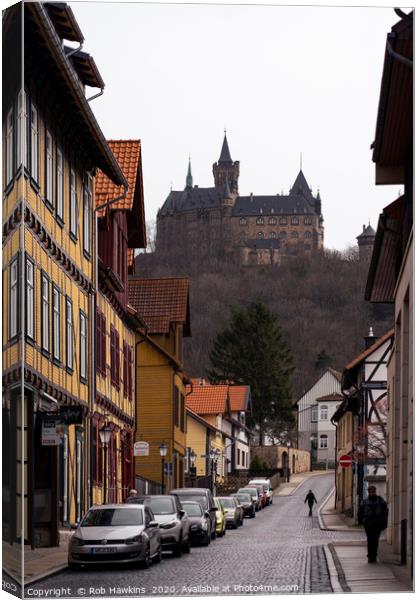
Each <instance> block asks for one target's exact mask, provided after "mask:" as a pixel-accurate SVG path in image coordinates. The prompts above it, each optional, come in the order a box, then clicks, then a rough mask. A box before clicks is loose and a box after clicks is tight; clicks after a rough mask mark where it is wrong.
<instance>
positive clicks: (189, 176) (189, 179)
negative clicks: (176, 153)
mask: <svg viewBox="0 0 420 600" xmlns="http://www.w3.org/2000/svg"><path fill="white" fill-rule="evenodd" d="M185 182H186V185H185V187H187V188H192V186H193V177H192V174H191V156H189V157H188V173H187V177H186V180H185Z"/></svg>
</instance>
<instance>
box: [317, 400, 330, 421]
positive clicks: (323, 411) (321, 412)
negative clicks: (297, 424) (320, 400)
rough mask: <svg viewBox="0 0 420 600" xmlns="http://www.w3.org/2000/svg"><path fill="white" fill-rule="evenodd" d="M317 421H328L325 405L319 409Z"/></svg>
mask: <svg viewBox="0 0 420 600" xmlns="http://www.w3.org/2000/svg"><path fill="white" fill-rule="evenodd" d="M319 420H320V421H328V406H327V405H326V404H323V405H322V406H320V407H319Z"/></svg>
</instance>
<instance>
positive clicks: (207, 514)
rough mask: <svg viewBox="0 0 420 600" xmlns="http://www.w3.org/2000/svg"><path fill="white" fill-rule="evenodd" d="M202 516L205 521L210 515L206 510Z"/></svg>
mask: <svg viewBox="0 0 420 600" xmlns="http://www.w3.org/2000/svg"><path fill="white" fill-rule="evenodd" d="M204 516H205V517H206V518H207V519H210V513H209V511H208V510H206V511H205V513H204Z"/></svg>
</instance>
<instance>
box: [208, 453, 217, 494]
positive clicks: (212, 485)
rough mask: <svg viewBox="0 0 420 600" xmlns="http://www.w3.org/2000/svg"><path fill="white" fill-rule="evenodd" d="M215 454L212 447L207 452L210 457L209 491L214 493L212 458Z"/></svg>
mask: <svg viewBox="0 0 420 600" xmlns="http://www.w3.org/2000/svg"><path fill="white" fill-rule="evenodd" d="M215 456H216V453H215V451H214V450H213V448H212V449H211V450H210V452H209V457H210V479H211V493H212V494H214V458H215Z"/></svg>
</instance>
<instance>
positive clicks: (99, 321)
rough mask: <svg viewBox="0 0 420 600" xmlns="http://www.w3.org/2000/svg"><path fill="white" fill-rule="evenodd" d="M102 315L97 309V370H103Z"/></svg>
mask: <svg viewBox="0 0 420 600" xmlns="http://www.w3.org/2000/svg"><path fill="white" fill-rule="evenodd" d="M101 325H102V315H101V313H100V311H99V310H96V371H97V372H99V371H101V367H102V339H101Z"/></svg>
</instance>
